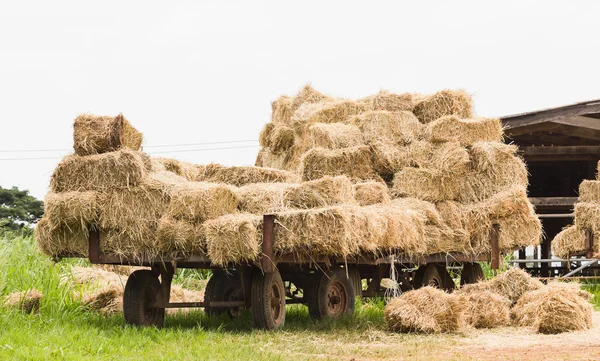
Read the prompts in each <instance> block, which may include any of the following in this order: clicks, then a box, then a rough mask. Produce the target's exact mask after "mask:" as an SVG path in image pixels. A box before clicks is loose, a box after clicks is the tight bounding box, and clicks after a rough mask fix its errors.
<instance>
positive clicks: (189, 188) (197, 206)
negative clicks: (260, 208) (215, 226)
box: [167, 182, 240, 223]
mask: <svg viewBox="0 0 600 361" xmlns="http://www.w3.org/2000/svg"><path fill="white" fill-rule="evenodd" d="M239 201H240V200H239V198H238V196H237V194H236V192H235V190H234V189H233V188H232V187H231V186H228V185H226V184H219V183H207V182H194V183H188V184H186V185H184V186H182V187H179V188H177V189H174V190H173V193H172V194H171V202H170V203H169V207H168V210H167V214H168V215H169V216H170V217H173V218H175V219H183V220H189V221H195V222H199V223H200V222H204V221H206V220H208V219H213V218H217V217H220V216H222V215H225V214H229V213H233V212H235V210H236V208H237V206H238V204H239Z"/></svg>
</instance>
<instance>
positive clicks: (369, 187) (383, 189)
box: [352, 181, 391, 206]
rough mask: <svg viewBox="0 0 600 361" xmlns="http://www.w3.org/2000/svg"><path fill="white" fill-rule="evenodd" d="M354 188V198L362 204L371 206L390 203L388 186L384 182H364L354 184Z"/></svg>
mask: <svg viewBox="0 0 600 361" xmlns="http://www.w3.org/2000/svg"><path fill="white" fill-rule="evenodd" d="M352 188H353V189H354V199H356V201H357V202H358V204H359V205H361V206H370V205H372V204H389V203H390V202H391V198H390V193H389V190H388V187H387V185H386V184H385V183H383V182H376V181H370V182H363V183H356V184H354V185H353V186H352Z"/></svg>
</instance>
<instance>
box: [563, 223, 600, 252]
mask: <svg viewBox="0 0 600 361" xmlns="http://www.w3.org/2000/svg"><path fill="white" fill-rule="evenodd" d="M594 236H595V237H597V234H594ZM551 244H552V252H553V253H554V255H556V256H558V257H561V258H567V257H569V256H570V255H574V254H577V253H581V252H584V251H585V230H584V229H582V228H580V227H577V226H568V227H565V228H563V230H562V231H561V232H560V233H559V234H557V235H556V236H555V237H554V239H553V240H552V243H551ZM598 252H600V246H599V245H598V242H594V253H598Z"/></svg>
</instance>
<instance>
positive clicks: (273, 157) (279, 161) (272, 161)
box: [254, 148, 290, 170]
mask: <svg viewBox="0 0 600 361" xmlns="http://www.w3.org/2000/svg"><path fill="white" fill-rule="evenodd" d="M289 154H290V153H284V154H275V153H273V152H271V150H270V149H269V148H263V149H261V150H259V151H258V155H257V156H256V162H255V163H254V165H255V166H257V167H263V168H275V169H283V170H290V169H288V168H287V163H286V158H288V155H289Z"/></svg>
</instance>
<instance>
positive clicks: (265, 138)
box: [258, 122, 275, 148]
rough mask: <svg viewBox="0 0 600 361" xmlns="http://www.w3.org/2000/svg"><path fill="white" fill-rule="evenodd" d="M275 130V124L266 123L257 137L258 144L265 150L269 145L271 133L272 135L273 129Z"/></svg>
mask: <svg viewBox="0 0 600 361" xmlns="http://www.w3.org/2000/svg"><path fill="white" fill-rule="evenodd" d="M274 128H275V123H273V122H270V123H266V124H265V125H264V127H263V129H262V130H261V131H260V135H259V136H258V143H259V144H260V145H261V146H262V147H265V148H268V147H269V146H270V145H271V133H273V129H274Z"/></svg>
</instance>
